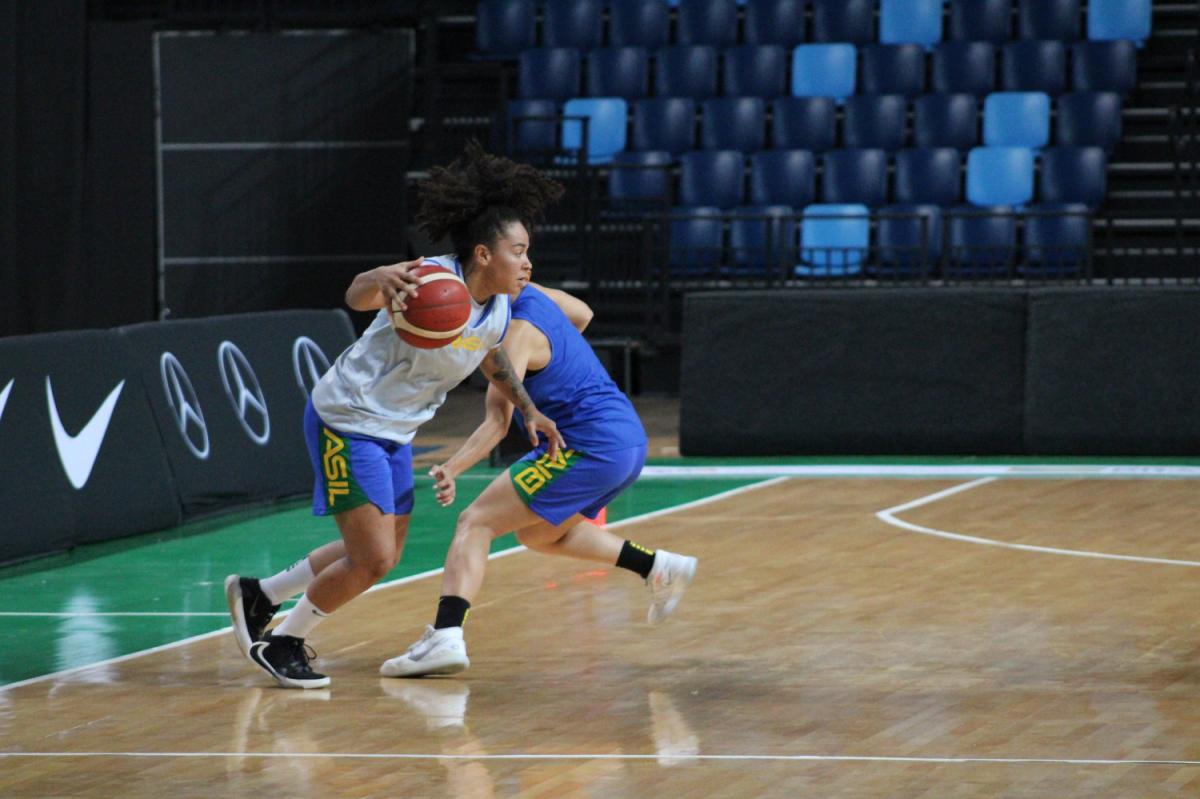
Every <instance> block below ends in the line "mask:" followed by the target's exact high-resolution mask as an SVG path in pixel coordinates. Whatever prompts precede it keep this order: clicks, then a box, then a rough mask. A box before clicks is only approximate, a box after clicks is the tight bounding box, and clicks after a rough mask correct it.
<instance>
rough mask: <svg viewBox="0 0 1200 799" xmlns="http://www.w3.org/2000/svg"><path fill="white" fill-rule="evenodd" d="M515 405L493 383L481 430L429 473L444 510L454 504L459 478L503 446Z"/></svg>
mask: <svg viewBox="0 0 1200 799" xmlns="http://www.w3.org/2000/svg"><path fill="white" fill-rule="evenodd" d="M512 412H513V404H512V403H511V402H509V401H508V400H507V399H505V398H504V394H502V393H501V392H500V389H499V388H497V387H496V385H495V384H494V383H493V384H491V385H489V386H488V390H487V399H486V400H484V412H483V421H482V422H480V423H479V427H476V428H475V431H474V432H473V433H471V435H470V436H468V437H467V440H466V441H464V442H463V444H462V446H461V447H459V448H458V451H457V452H455V453H454V454H453V455H451V456H450V458H449V459H448V460H447V461H446V462H445V463H443V464H441V465H439V466H434V467H433V468H432V469H430V470H429V476H430V477H432V478H433V482H434V491H435V492H436V494H437V501H438V504H439V505H441V506H442V507H443V508H444V507H446V506H447V505H449V504H450V503H452V502H454V497H455V492H456V488H455V480H457V479H458V476H459V475H460V474H462V473H463V472H465V471H466V470H467V469H470V468H471V467H472V466H474V465H475V464H477V463H479V461H481V460H483V458H484V456H486V455H487V454H488V453H489V452H491V451H492V449H493V448H494V447H495V446H496V445H497V444H499V443H500V440H501V439H503V438H504V435H505V433H507V432H508V425H509V422H510V421H511V420H512Z"/></svg>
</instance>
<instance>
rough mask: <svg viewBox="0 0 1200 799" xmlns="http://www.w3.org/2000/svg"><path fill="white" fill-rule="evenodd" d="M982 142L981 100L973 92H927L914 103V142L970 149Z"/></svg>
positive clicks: (922, 145) (919, 145)
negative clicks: (980, 124)
mask: <svg viewBox="0 0 1200 799" xmlns="http://www.w3.org/2000/svg"><path fill="white" fill-rule="evenodd" d="M978 143H979V101H978V100H976V99H975V97H974V96H973V95H970V94H927V95H925V96H924V97H918V98H917V100H916V102H914V103H913V144H914V145H916V146H917V147H955V148H957V149H959V150H969V149H971V148H972V147H974V146H975V145H976V144H978Z"/></svg>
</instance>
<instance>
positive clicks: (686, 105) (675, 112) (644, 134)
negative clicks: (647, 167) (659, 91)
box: [633, 97, 696, 155]
mask: <svg viewBox="0 0 1200 799" xmlns="http://www.w3.org/2000/svg"><path fill="white" fill-rule="evenodd" d="M695 146H696V101H695V100H693V99H692V98H690V97H652V98H649V99H646V100H638V101H636V102H635V103H634V104H633V149H635V150H666V151H667V152H669V153H671V154H672V155H679V154H680V153H682V152H685V151H687V150H690V149H692V148H693V147H695Z"/></svg>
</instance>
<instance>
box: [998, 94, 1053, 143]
mask: <svg viewBox="0 0 1200 799" xmlns="http://www.w3.org/2000/svg"><path fill="white" fill-rule="evenodd" d="M1049 141H1050V97H1049V96H1047V95H1046V94H1044V93H1042V92H996V93H994V94H989V95H988V96H987V99H986V100H984V103H983V143H984V144H985V145H987V146H989V147H1010V146H1011V147H1045V146H1046V144H1047V143H1048V142H1049Z"/></svg>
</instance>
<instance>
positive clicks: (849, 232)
mask: <svg viewBox="0 0 1200 799" xmlns="http://www.w3.org/2000/svg"><path fill="white" fill-rule="evenodd" d="M870 243H871V219H870V211H869V210H868V209H867V207H866V206H865V205H861V204H857V203H832V204H822V203H818V204H816V205H810V206H808V207H807V208H805V209H804V214H803V220H802V221H801V223H800V263H798V264H797V265H796V267H795V269H794V271H795V274H796V275H798V276H800V277H846V276H850V275H857V274H859V273H861V272H862V267H863V262H864V261H865V260H866V258H867V253H868V248H869V246H870Z"/></svg>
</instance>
